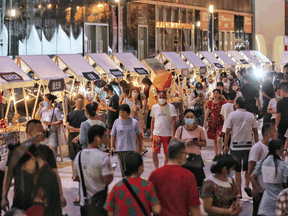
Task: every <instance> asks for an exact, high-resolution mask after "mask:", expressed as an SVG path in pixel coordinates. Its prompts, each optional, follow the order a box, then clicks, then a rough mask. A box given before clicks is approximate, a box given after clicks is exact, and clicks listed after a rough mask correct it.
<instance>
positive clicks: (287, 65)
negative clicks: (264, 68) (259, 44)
mask: <svg viewBox="0 0 288 216" xmlns="http://www.w3.org/2000/svg"><path fill="white" fill-rule="evenodd" d="M286 67H288V63H287V64H285V65H284V67H283V71H284V68H286Z"/></svg>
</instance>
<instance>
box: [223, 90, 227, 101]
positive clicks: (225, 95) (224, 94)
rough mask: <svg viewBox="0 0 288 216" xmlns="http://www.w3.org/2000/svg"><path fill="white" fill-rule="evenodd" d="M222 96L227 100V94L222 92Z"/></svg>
mask: <svg viewBox="0 0 288 216" xmlns="http://www.w3.org/2000/svg"><path fill="white" fill-rule="evenodd" d="M222 95H223V96H224V97H225V98H226V100H228V94H227V93H226V92H225V91H223V92H222Z"/></svg>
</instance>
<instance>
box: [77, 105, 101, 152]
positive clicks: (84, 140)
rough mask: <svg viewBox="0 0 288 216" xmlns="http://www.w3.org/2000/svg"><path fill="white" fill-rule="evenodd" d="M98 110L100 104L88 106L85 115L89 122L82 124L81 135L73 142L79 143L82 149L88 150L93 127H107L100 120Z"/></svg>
mask: <svg viewBox="0 0 288 216" xmlns="http://www.w3.org/2000/svg"><path fill="white" fill-rule="evenodd" d="M97 109H98V104H97V103H95V102H93V103H90V104H87V105H86V107H85V115H86V117H87V120H86V121H84V122H82V123H81V126H80V134H79V135H78V136H77V137H75V138H74V139H73V140H72V142H73V143H77V142H78V141H79V143H80V144H81V145H82V148H87V146H88V144H89V141H88V136H87V133H88V130H89V129H90V127H91V126H93V125H102V126H103V127H105V124H104V123H103V122H102V121H100V120H99V119H98V116H97Z"/></svg>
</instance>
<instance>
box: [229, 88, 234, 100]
mask: <svg viewBox="0 0 288 216" xmlns="http://www.w3.org/2000/svg"><path fill="white" fill-rule="evenodd" d="M227 97H228V98H229V100H234V99H235V98H236V92H235V91H233V90H231V91H229V92H228V93H227Z"/></svg>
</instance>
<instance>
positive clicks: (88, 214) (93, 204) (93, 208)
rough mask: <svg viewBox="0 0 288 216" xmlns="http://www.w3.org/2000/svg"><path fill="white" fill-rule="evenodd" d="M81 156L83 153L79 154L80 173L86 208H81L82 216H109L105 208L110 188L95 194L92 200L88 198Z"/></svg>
mask: <svg viewBox="0 0 288 216" xmlns="http://www.w3.org/2000/svg"><path fill="white" fill-rule="evenodd" d="M81 154H82V151H80V152H79V171H80V178H81V180H82V189H83V196H84V197H83V198H84V207H82V208H81V216H94V215H97V216H108V213H107V211H106V210H105V209H104V208H103V206H104V204H105V202H106V199H107V193H108V186H106V188H105V189H104V190H102V191H99V192H97V193H96V194H94V195H93V196H92V197H91V198H90V199H88V198H87V190H86V185H85V180H84V175H83V170H82V164H81Z"/></svg>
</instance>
